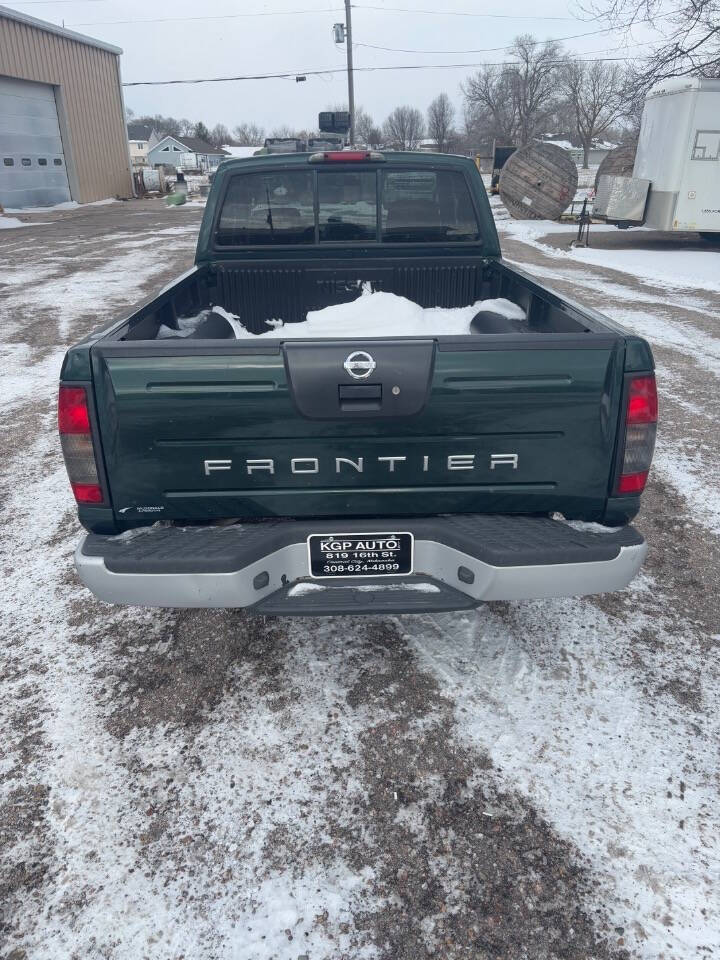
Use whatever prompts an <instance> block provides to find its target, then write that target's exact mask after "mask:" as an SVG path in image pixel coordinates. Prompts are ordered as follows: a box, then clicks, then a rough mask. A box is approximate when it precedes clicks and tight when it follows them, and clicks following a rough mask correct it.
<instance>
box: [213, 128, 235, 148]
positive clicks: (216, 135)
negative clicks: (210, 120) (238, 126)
mask: <svg viewBox="0 0 720 960" xmlns="http://www.w3.org/2000/svg"><path fill="white" fill-rule="evenodd" d="M231 139H232V137H231V135H230V131H229V130H228V128H227V127H226V126H225V124H224V123H216V124H215V126H214V127H213V128H212V130H211V131H210V143H211V144H212V145H213V146H214V147H222V145H223V144H225V143H230V141H231Z"/></svg>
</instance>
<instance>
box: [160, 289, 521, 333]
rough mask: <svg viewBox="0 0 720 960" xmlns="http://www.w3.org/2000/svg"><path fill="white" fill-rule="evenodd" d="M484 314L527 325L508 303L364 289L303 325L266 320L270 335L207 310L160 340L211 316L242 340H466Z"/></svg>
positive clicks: (226, 314)
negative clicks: (430, 302)
mask: <svg viewBox="0 0 720 960" xmlns="http://www.w3.org/2000/svg"><path fill="white" fill-rule="evenodd" d="M480 310H492V311H493V312H494V313H499V314H501V315H502V316H504V317H508V318H510V319H513V320H524V319H525V311H524V310H523V309H522V308H521V307H519V306H517V304H515V303H512V302H511V301H510V300H505V299H498V300H477V301H476V302H475V303H472V304H470V305H469V306H467V307H450V308H448V307H421V306H419V305H418V304H417V303H413V301H412V300H408V299H407V298H406V297H399V296H397V295H396V294H394V293H383V292H382V291H378V292H376V293H373V292H372V291H371V290H370V288H369V286H367V285H366V286H364V287H363V292H362V295H361V296H359V297H358V298H357V299H356V300H352V301H351V302H350V303H338V304H334V305H333V306H329V307H324V308H323V309H322V310H311V311H310V312H309V313H308V315H307V319H306V320H304V321H301V322H300V323H288V324H286V323H285V322H284V321H283V320H281V319H268V320H266V321H265V322H266V324H267V325H268V327H269V329H268V330H267V331H266V332H265V333H261V334H254V333H250V331H249V330H247V329H246V327H245V326H244V325H243V323H242V319H241V318H240V317H238V316H236V315H235V314H233V313H229V312H228V311H227V310H224V309H223V308H222V307H213V308H212V309H211V310H203V311H201V313H199V314H197V315H196V316H194V317H179V318H178V326H179V328H180V329H179V330H172V329H171V328H170V327H166V326H161V327H160V329H159V330H158V338H160V339H165V338H167V337H178V336H181V337H187V336H190V334H191V333H193V332H194V331H195V330H196V329H197V327H198V326H199V325H200V323H202V322H203V320H206V319H207V318H208V316H209V315H210V313H211V312H212V313H219V314H220V315H221V316H223V317H224V318H225V319H226V320H227V321H228V323H230V324H231V326H232V328H233V331H234V332H235V336H236V337H237V338H238V340H242V339H257V338H258V337H266V338H270V337H275V338H282V339H284V340H287V339H290V338H293V339H303V340H305V339H312V338H322V339H325V338H328V337H331V338H337V337H352V338H355V337H363V338H367V337H388V336H392V337H433V336H437V335H438V334H444V335H446V336H462V335H466V334H467V335H469V334H470V333H471V330H470V323H471V321H472V319H473V317H474V316H475V315H476V314H477V313H478V312H479V311H480Z"/></svg>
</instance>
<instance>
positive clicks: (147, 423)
mask: <svg viewBox="0 0 720 960" xmlns="http://www.w3.org/2000/svg"><path fill="white" fill-rule="evenodd" d="M408 318H410V320H408ZM413 318H415V319H413ZM415 321H417V323H415ZM413 324H415V325H414V326H413ZM653 369H654V367H653V358H652V354H651V351H650V348H649V346H648V344H647V343H646V342H645V341H644V340H642V339H641V338H639V337H636V336H632V335H630V334H628V333H626V332H624V331H623V330H622V329H620V328H618V327H616V326H614V325H613V324H612V323H611V322H610V321H609V320H607V319H606V318H605V317H603V316H602V315H600V314H598V313H596V312H595V311H593V310H590V309H587V308H584V307H581V306H579V305H578V304H577V303H572V302H569V301H567V300H565V299H564V298H563V297H560V296H558V294H556V293H554V292H552V291H551V290H549V289H547V288H546V287H545V286H542V285H541V284H539V283H537V282H536V281H535V280H533V279H532V278H531V277H529V276H527V275H526V274H525V273H523V272H522V271H521V270H518V269H516V268H515V267H513V266H511V265H510V264H508V263H507V262H506V261H504V260H503V259H502V256H501V253H500V246H499V242H498V236H497V232H496V230H495V225H494V222H493V218H492V215H491V212H490V207H489V204H488V199H487V196H486V193H485V189H484V187H483V184H482V181H481V179H480V175H479V173H478V171H477V169H476V167H475V165H474V164H473V162H472V161H471V160H469V159H466V158H463V157H455V156H445V155H433V154H417V153H385V154H382V153H376V152H373V151H344V152H331V153H315V154H310V153H307V154H294V155H275V156H274V155H269V156H266V157H255V158H252V159H249V160H231V161H227V162H224V163H223V164H222V165H221V166H220V168H219V169H218V172H217V174H216V176H215V178H214V182H213V185H212V189H211V191H210V196H209V199H208V203H207V208H206V210H205V215H204V218H203V221H202V226H201V229H200V235H199V240H198V246H197V255H196V260H195V266H194V267H193V268H192V269H191V270H190V271H189V272H187V273H186V274H184V275H183V276H181V277H179V278H178V280H176V281H175V282H174V283H173V284H171V285H170V286H168V287H166V288H165V289H164V290H162V291H160V292H159V293H158V294H157V296H156V297H154V298H153V299H152V300H151V301H150V302H148V303H146V304H145V305H144V306H143V307H141V308H140V309H139V310H137V311H136V312H135V313H133V314H132V315H131V316H129V317H126V318H125V319H122V320H117V321H115V322H113V323H112V324H110V326H106V327H105V328H104V329H103V330H101V331H99V332H97V333H95V334H94V335H92V336H90V337H89V338H87V339H86V340H84V341H83V342H82V343H79V344H77V345H76V346H73V347H72V348H71V349H70V350H69V351H68V353H67V356H66V358H65V362H64V364H63V368H62V374H61V383H60V395H59V408H58V415H59V430H60V436H61V441H62V447H63V453H64V456H65V462H66V466H67V471H68V475H69V478H70V482H71V485H72V489H73V492H74V494H75V498H76V500H77V504H78V512H79V516H80V521H81V523H82V525H83V526H84V527H85V529H86V531H87V534H86V535H85V536H84V537H83V539H82V540H81V542H80V544H79V545H78V548H77V551H76V556H75V561H76V566H77V570H78V574H79V576H80V578H81V579H82V581H83V583H85V584H86V585H87V586H88V587H89V588H90V590H91V591H92V592H93V593H94V594H95V596H97V597H99V598H100V599H102V600H105V601H108V602H110V603H122V604H138V605H142V606H161V607H246V608H250V609H252V610H253V611H255V612H257V613H260V614H268V613H271V614H290V615H301V614H312V615H317V614H334V613H386V612H427V611H440V610H455V609H464V608H472V607H475V606H477V605H478V604H480V603H481V602H482V601H484V600H513V599H523V598H532V597H557V596H571V595H581V594H591V593H601V592H606V591H612V590H617V589H620V588H622V587H624V586H625V585H626V584H627V583H628V582H629V581H630V580H631V579H632V577H633V576H634V575H635V574H636V573H637V571H638V569H639V567H640V565H641V563H642V561H643V558H644V556H645V553H646V550H647V547H646V544H645V542H644V540H643V538H642V536H641V535H640V534H639V533H638V532H637V531H636V530H635V529H634V528H633V527H632V526H631V525H630V521H631V520H632V518H633V517H634V516H635V514H636V513H637V511H638V509H639V504H640V494H641V492H642V490H643V488H644V486H645V482H646V480H647V474H648V470H649V467H650V462H651V459H652V454H653V447H654V442H655V430H656V421H657V395H656V390H655V377H654V373H653Z"/></svg>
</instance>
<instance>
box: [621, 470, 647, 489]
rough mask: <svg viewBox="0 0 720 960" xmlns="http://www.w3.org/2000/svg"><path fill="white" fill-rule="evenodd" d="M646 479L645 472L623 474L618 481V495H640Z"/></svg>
mask: <svg viewBox="0 0 720 960" xmlns="http://www.w3.org/2000/svg"><path fill="white" fill-rule="evenodd" d="M647 478H648V471H647V470H643V472H642V473H623V474H622V475H621V477H620V480H619V481H618V493H642V491H643V490H644V489H645V484H646V483H647Z"/></svg>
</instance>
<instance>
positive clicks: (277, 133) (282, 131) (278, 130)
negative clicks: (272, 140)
mask: <svg viewBox="0 0 720 960" xmlns="http://www.w3.org/2000/svg"><path fill="white" fill-rule="evenodd" d="M269 135H270V136H271V137H278V138H279V139H284V138H287V137H296V136H297V132H296V131H295V130H293V128H292V127H289V126H288V125H287V124H286V123H283V124H281V125H280V126H279V127H274V128H273V129H272V130H271V131H270V134H269Z"/></svg>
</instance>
